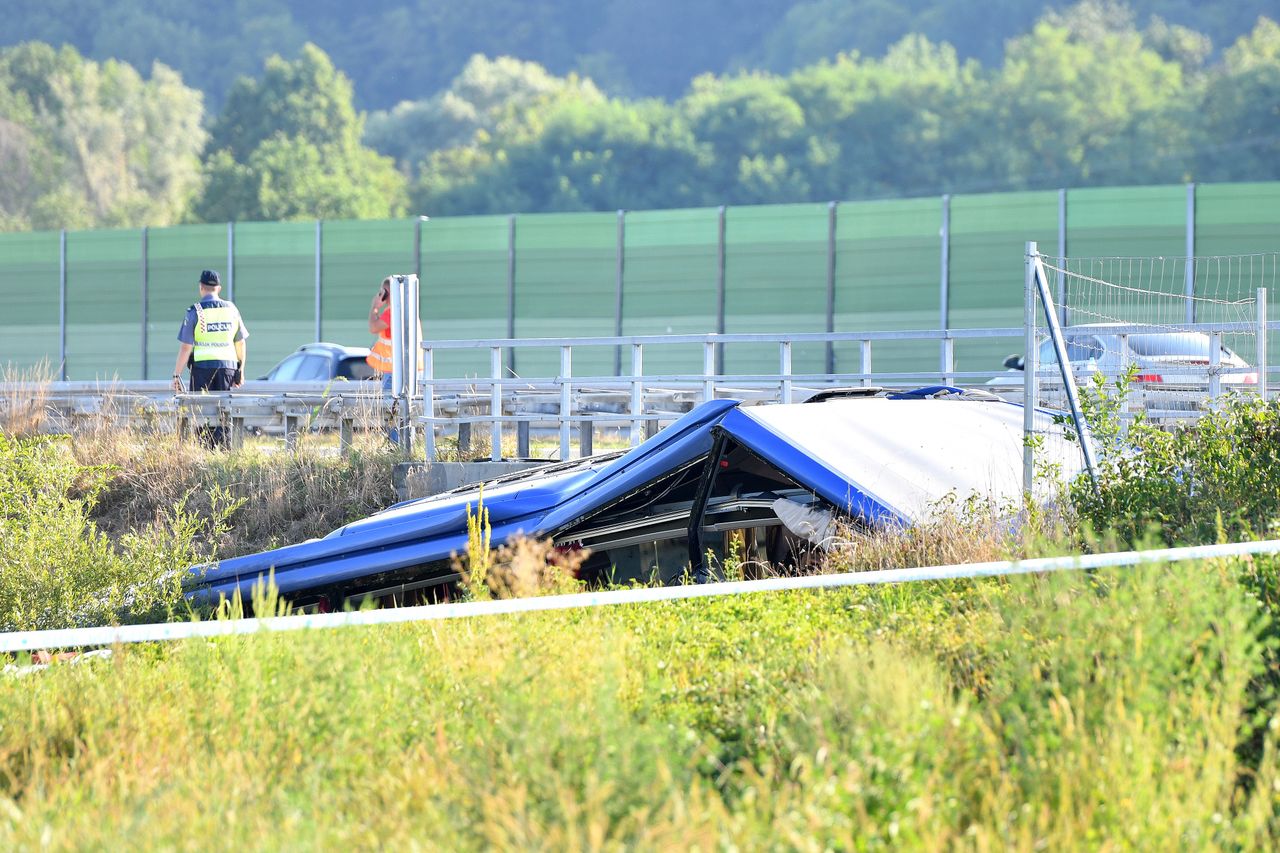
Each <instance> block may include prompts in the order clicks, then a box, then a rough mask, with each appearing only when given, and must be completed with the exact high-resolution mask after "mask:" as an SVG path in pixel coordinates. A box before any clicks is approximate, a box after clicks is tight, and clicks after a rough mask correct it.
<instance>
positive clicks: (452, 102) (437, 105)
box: [364, 55, 604, 169]
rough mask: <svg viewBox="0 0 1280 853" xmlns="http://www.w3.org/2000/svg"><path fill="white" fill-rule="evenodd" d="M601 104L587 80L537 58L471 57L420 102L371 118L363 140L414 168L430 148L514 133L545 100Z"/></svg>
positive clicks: (403, 105)
mask: <svg viewBox="0 0 1280 853" xmlns="http://www.w3.org/2000/svg"><path fill="white" fill-rule="evenodd" d="M573 97H577V98H582V99H584V100H588V101H592V102H597V103H598V102H603V100H604V96H603V95H602V94H601V93H600V91H599V90H598V89H596V87H595V85H594V84H592V82H591V81H590V80H583V79H581V78H578V77H575V76H570V77H556V76H554V75H553V74H551V73H550V72H548V71H547V70H546V69H545V68H543V67H542V66H541V65H539V64H537V63H536V62H524V61H522V60H519V59H513V58H511V57H509V56H500V57H498V58H497V59H489V58H488V57H485V56H479V55H477V56H473V57H471V59H470V60H469V61H468V62H467V65H466V67H465V68H463V69H462V73H461V74H459V75H458V76H457V77H455V78H454V79H453V82H452V83H451V84H450V85H449V88H448V89H446V90H445V91H443V92H439V93H437V94H435V95H433V96H432V97H430V98H428V99H426V100H422V101H405V102H403V103H400V104H398V105H397V106H396V107H395V108H394V109H392V110H388V111H386V112H379V113H374V114H373V115H371V116H370V117H369V123H368V127H367V129H366V131H365V136H364V138H365V141H366V142H367V143H368V144H369V145H371V146H372V147H373V148H375V149H377V150H378V151H380V152H382V153H383V154H389V155H391V156H392V157H394V158H395V159H396V161H397V162H398V163H399V164H400V166H401V168H404V169H410V168H413V167H416V166H417V165H418V164H420V163H421V162H422V161H423V160H425V159H426V158H427V156H428V155H429V154H430V153H431V152H432V151H440V150H443V149H446V148H453V147H455V146H459V145H468V144H471V143H472V142H473V141H474V140H475V138H476V134H477V133H479V132H481V131H484V132H485V133H487V134H489V135H490V136H492V135H494V134H495V133H503V134H510V133H515V132H518V128H516V127H515V126H514V125H515V124H517V123H518V122H520V121H521V120H523V119H522V117H523V116H526V115H528V113H529V112H530V111H531V110H534V109H536V107H537V106H538V105H539V104H540V103H542V102H544V101H546V100H547V99H549V98H573Z"/></svg>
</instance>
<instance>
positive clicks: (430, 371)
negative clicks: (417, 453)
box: [422, 347, 436, 462]
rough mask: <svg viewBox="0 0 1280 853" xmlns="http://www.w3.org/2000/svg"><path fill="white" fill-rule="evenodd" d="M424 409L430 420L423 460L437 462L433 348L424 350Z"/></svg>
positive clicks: (425, 436) (424, 443) (424, 348)
mask: <svg viewBox="0 0 1280 853" xmlns="http://www.w3.org/2000/svg"><path fill="white" fill-rule="evenodd" d="M422 408H423V414H425V415H426V416H427V417H428V418H429V419H430V420H428V421H427V423H426V424H425V428H424V429H423V431H422V452H423V458H424V459H426V460H427V461H428V462H434V461H436V422H435V417H436V359H435V350H433V349H432V348H431V347H423V349H422Z"/></svg>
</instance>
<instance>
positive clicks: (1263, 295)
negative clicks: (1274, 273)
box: [1257, 287, 1270, 402]
mask: <svg viewBox="0 0 1280 853" xmlns="http://www.w3.org/2000/svg"><path fill="white" fill-rule="evenodd" d="M1257 305H1258V318H1257V324H1258V335H1257V337H1258V356H1257V358H1258V362H1257V363H1258V396H1259V397H1261V398H1262V400H1263V401H1264V402H1265V401H1266V399H1267V379H1268V377H1267V365H1268V364H1269V363H1270V361H1269V360H1268V358H1267V289H1266V288H1265V287H1259V288H1258V302H1257Z"/></svg>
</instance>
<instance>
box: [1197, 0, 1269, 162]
mask: <svg viewBox="0 0 1280 853" xmlns="http://www.w3.org/2000/svg"><path fill="white" fill-rule="evenodd" d="M1197 115H1198V117H1199V125H1200V128H1201V130H1200V133H1199V135H1198V137H1197V143H1198V145H1197V152H1196V158H1195V177H1196V179H1197V180H1204V181H1263V180H1276V179H1277V178H1280V25H1277V24H1276V22H1275V21H1272V20H1270V19H1268V18H1259V19H1258V23H1257V25H1256V26H1254V28H1253V31H1252V32H1250V33H1249V34H1247V35H1244V36H1241V37H1240V39H1239V40H1237V41H1236V43H1235V44H1234V45H1232V46H1231V47H1230V48H1228V49H1227V51H1226V54H1225V61H1224V68H1223V72H1222V73H1221V74H1219V75H1218V76H1216V77H1215V78H1214V79H1213V81H1212V82H1211V83H1210V84H1209V85H1208V86H1207V87H1206V88H1205V90H1204V95H1203V99H1202V101H1201V102H1200V104H1199V109H1198V110H1197Z"/></svg>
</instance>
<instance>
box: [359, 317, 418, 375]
mask: <svg viewBox="0 0 1280 853" xmlns="http://www.w3.org/2000/svg"><path fill="white" fill-rule="evenodd" d="M382 321H383V322H384V323H386V324H387V328H385V329H383V330H382V331H381V332H379V333H378V339H377V340H375V341H374V342H373V347H372V349H370V350H369V354H368V355H367V356H365V359H364V361H365V364H367V365H369V366H370V367H372V368H373V369H374V370H376V371H378V373H382V374H389V373H390V372H391V309H390V308H388V309H387V310H386V311H383V312H382ZM418 337H419V338H421V337H422V321H421V320H419V321H418ZM424 363H425V360H424V359H423V357H422V352H421V350H419V352H418V370H419V372H421V370H422V367H423V364H424Z"/></svg>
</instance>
